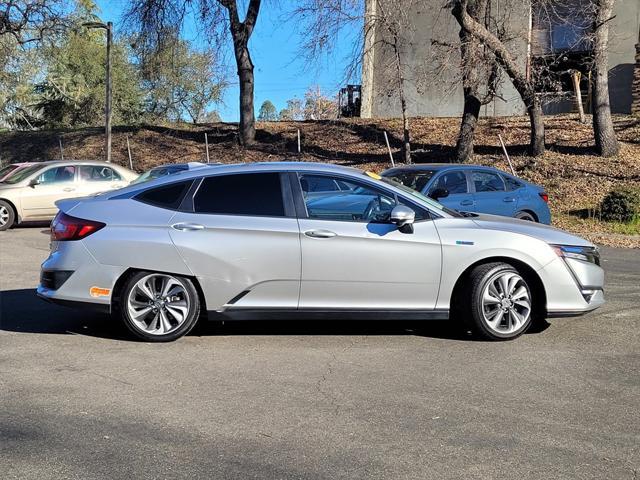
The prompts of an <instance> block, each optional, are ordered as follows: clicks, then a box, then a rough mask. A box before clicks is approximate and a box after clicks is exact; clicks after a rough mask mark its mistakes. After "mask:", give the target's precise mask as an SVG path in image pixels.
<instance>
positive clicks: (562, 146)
mask: <svg viewBox="0 0 640 480" xmlns="http://www.w3.org/2000/svg"><path fill="white" fill-rule="evenodd" d="M545 121H546V125H547V145H548V148H549V151H548V152H547V154H546V155H545V156H544V157H543V158H539V159H535V160H534V159H532V158H530V157H528V156H527V154H526V144H527V142H528V137H529V131H528V121H527V119H526V118H494V119H485V120H483V121H481V122H480V125H479V128H478V136H477V141H476V157H475V159H474V163H478V164H482V165H493V166H496V167H498V168H502V169H504V170H508V165H507V163H506V161H505V159H504V157H503V155H502V150H501V148H500V146H499V145H500V144H499V140H498V134H501V135H502V137H503V138H504V141H505V142H506V144H507V146H508V149H509V153H510V155H511V157H512V161H513V164H514V168H515V170H516V173H517V174H518V175H519V176H521V177H523V178H525V179H527V180H530V181H533V182H536V183H538V184H541V185H543V186H544V187H545V188H546V189H547V190H548V192H549V195H550V205H551V208H552V211H553V213H554V224H555V225H557V226H560V227H562V228H565V229H568V230H571V231H574V232H577V233H580V234H582V235H584V236H587V237H589V238H591V239H593V240H594V241H597V242H599V243H604V244H610V245H626V246H635V247H640V238H638V237H634V236H623V235H619V234H617V233H616V232H619V231H620V228H619V227H620V226H618V225H612V224H607V223H604V222H599V221H597V216H598V213H597V205H598V203H599V202H600V200H601V199H602V197H603V196H604V195H605V194H606V193H607V192H608V191H609V190H611V189H612V188H613V187H615V186H617V185H623V184H625V185H626V184H630V185H635V186H640V119H638V118H633V117H622V116H620V117H616V130H617V132H618V135H619V138H620V140H621V141H622V143H621V145H622V148H621V152H620V155H619V156H617V157H616V158H610V159H603V158H600V157H597V156H595V155H594V154H593V144H592V138H591V136H592V133H591V126H590V124H586V125H582V124H580V123H579V122H578V121H577V120H576V118H575V117H573V116H553V117H547V118H546V120H545ZM458 122H459V120H458V119H456V118H438V119H436V118H414V119H412V120H411V123H412V135H413V139H412V140H413V148H414V151H415V156H414V161H415V162H420V163H422V162H447V161H449V160H450V158H451V153H452V149H453V146H454V145H455V139H456V134H457V130H458ZM257 127H258V133H257V140H258V141H257V143H256V145H255V146H253V147H252V148H249V149H243V148H240V147H239V146H238V144H237V141H236V132H237V126H236V125H235V124H229V123H217V124H209V125H199V126H195V127H194V126H191V125H186V124H180V125H166V126H151V125H145V126H138V127H122V126H119V127H116V128H115V129H114V136H113V161H114V162H117V163H120V164H123V165H127V164H128V156H127V143H126V139H127V137H128V138H129V142H130V145H131V150H132V156H133V164H134V168H135V169H136V170H138V171H144V170H146V169H148V168H150V167H152V166H155V165H159V164H163V163H172V162H185V161H204V159H205V139H204V133H205V132H207V135H208V139H209V151H210V159H211V161H212V162H223V163H235V162H254V161H275V160H302V161H322V162H332V163H340V164H344V165H351V166H356V167H359V168H363V169H370V170H374V171H380V170H383V169H385V168H388V167H389V166H390V163H389V157H388V153H387V149H386V145H385V142H384V133H383V132H384V131H385V130H386V131H387V132H388V134H389V140H390V142H391V146H392V149H393V151H394V154H395V157H396V158H398V159H399V158H400V154H399V149H400V145H401V137H402V134H401V121H400V120H398V119H391V120H368V119H348V120H340V121H316V122H311V121H309V122H258V124H257ZM298 129H300V132H301V143H302V154H298V153H297V130H298ZM59 138H62V143H63V149H64V155H65V158H77V159H80V158H90V159H97V158H101V157H102V156H103V152H104V137H103V130H102V129H100V128H86V129H78V130H71V131H42V132H40V131H37V132H5V133H0V158H1V159H2V162H4V163H6V162H7V161H11V162H17V161H36V160H51V159H58V158H59V156H60V151H59V144H58V139H59ZM593 217H595V218H593ZM627 230H628V229H627ZM627 230H624V231H625V232H626V231H627ZM639 233H640V232H639Z"/></svg>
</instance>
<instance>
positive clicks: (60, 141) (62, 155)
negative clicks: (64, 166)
mask: <svg viewBox="0 0 640 480" xmlns="http://www.w3.org/2000/svg"><path fill="white" fill-rule="evenodd" d="M58 145H60V160H62V161H63V162H64V152H63V151H62V137H58Z"/></svg>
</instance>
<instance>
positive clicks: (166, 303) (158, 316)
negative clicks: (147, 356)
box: [118, 272, 200, 342]
mask: <svg viewBox="0 0 640 480" xmlns="http://www.w3.org/2000/svg"><path fill="white" fill-rule="evenodd" d="M118 306H119V309H118V310H119V313H120V316H121V317H122V320H123V322H124V324H125V325H126V326H127V328H128V329H129V330H130V331H131V332H132V333H133V334H134V335H135V336H136V337H138V338H140V339H141V340H145V341H147V342H169V341H172V340H176V339H178V338H180V337H182V336H183V335H186V334H187V333H189V331H190V330H191V329H192V328H193V327H194V326H195V324H196V322H197V321H198V317H199V315H200V302H199V298H198V291H197V290H196V288H195V286H194V285H193V282H192V281H191V280H189V279H188V278H185V277H181V276H177V275H169V274H165V273H150V272H138V273H135V274H133V275H131V276H130V277H129V278H128V279H127V280H126V281H125V285H124V288H123V290H122V292H121V295H120V302H119V305H118Z"/></svg>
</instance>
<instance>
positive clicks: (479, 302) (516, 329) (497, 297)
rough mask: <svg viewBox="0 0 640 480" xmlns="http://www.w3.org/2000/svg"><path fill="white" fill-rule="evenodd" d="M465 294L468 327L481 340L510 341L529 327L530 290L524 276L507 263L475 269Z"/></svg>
mask: <svg viewBox="0 0 640 480" xmlns="http://www.w3.org/2000/svg"><path fill="white" fill-rule="evenodd" d="M467 294H468V296H470V298H469V300H470V302H469V311H468V312H467V313H468V316H469V318H470V320H471V321H472V328H473V330H474V332H475V333H476V334H477V335H478V336H480V337H482V338H485V339H488V340H510V339H513V338H516V337H518V336H520V335H522V334H523V333H524V332H526V331H527V329H528V328H529V326H530V325H531V314H532V310H533V297H532V294H531V288H530V287H529V285H528V284H527V281H526V279H525V277H524V276H523V275H521V274H520V273H519V272H518V271H517V270H516V269H515V268H514V267H513V266H511V265H509V264H506V263H489V264H485V265H480V266H478V267H476V268H475V269H474V270H473V271H472V272H471V276H470V279H469V288H468V289H467Z"/></svg>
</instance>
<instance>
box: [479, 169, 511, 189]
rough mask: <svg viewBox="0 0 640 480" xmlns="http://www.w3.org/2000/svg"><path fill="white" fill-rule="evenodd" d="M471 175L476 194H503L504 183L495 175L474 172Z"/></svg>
mask: <svg viewBox="0 0 640 480" xmlns="http://www.w3.org/2000/svg"><path fill="white" fill-rule="evenodd" d="M471 175H472V177H471V179H472V181H473V184H474V186H475V188H476V192H477V193H482V192H504V182H503V181H502V177H501V176H500V175H498V174H497V173H493V172H481V171H478V170H476V171H474V172H473V173H472V174H471Z"/></svg>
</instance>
